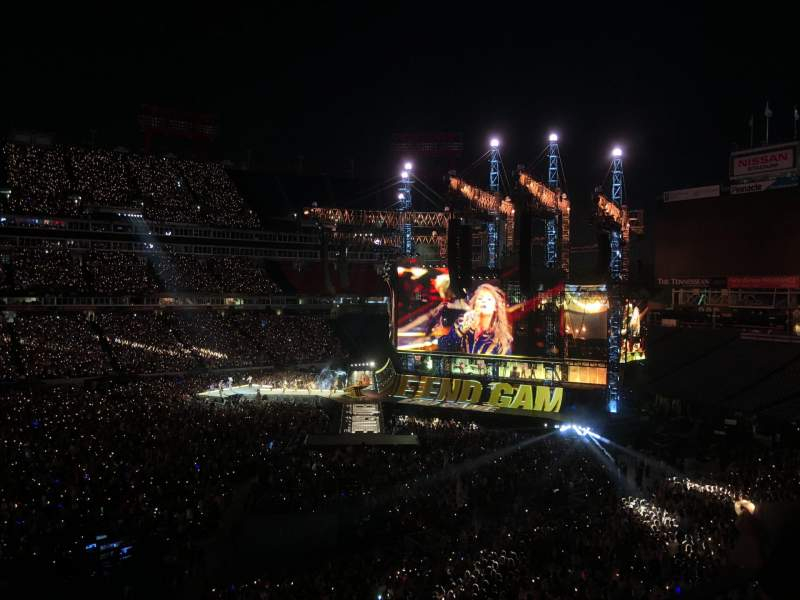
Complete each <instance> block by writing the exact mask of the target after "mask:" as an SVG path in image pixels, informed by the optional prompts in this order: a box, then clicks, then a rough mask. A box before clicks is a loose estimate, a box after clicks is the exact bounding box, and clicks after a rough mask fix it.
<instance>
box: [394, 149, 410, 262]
mask: <svg viewBox="0 0 800 600" xmlns="http://www.w3.org/2000/svg"><path fill="white" fill-rule="evenodd" d="M413 166H414V165H413V164H411V163H410V162H406V163H405V164H404V165H403V170H402V171H401V172H400V189H399V193H398V194H397V200H398V210H399V212H400V213H401V215H400V253H401V254H403V255H405V256H413V255H414V238H413V236H412V228H411V223H410V222H409V221H408V215H407V213H408V211H410V210H411V169H412V168H413Z"/></svg>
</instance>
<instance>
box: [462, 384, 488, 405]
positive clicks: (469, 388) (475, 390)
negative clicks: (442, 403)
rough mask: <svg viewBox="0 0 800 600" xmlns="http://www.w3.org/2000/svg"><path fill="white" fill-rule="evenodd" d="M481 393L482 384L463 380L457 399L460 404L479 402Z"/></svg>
mask: <svg viewBox="0 0 800 600" xmlns="http://www.w3.org/2000/svg"><path fill="white" fill-rule="evenodd" d="M482 393H483V384H481V382H480V381H475V380H474V379H464V380H463V381H462V382H461V395H460V396H459V397H458V399H459V401H461V402H474V403H476V404H477V403H478V402H480V401H481V394H482Z"/></svg>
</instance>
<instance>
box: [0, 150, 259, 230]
mask: <svg viewBox="0 0 800 600" xmlns="http://www.w3.org/2000/svg"><path fill="white" fill-rule="evenodd" d="M2 166H3V167H4V169H3V170H4V171H5V173H6V180H7V181H8V183H9V184H10V186H11V195H10V197H9V198H7V199H5V205H4V206H2V207H0V208H2V209H4V210H7V211H9V212H12V213H16V214H23V215H24V214H29V215H46V216H72V217H77V216H81V215H82V214H86V213H87V212H91V211H92V210H93V209H94V208H95V207H113V208H127V209H137V210H141V211H142V212H143V216H144V217H145V218H146V219H149V220H153V221H159V222H173V223H204V224H208V225H214V226H220V227H236V228H247V229H253V228H258V227H259V226H260V221H259V219H258V217H257V215H255V214H254V213H253V211H252V210H250V209H248V208H247V207H246V206H245V203H244V200H243V199H242V197H241V196H240V195H239V193H238V191H237V190H236V188H235V186H234V185H233V182H232V181H231V179H230V178H229V177H228V175H227V173H225V171H224V169H223V168H222V166H221V165H219V164H216V163H199V162H193V161H185V160H178V159H175V158H166V157H161V158H159V157H152V156H138V155H135V154H127V153H121V152H116V151H110V150H102V149H96V148H93V149H83V148H77V147H60V146H48V147H40V146H29V145H23V144H18V143H11V142H9V143H7V144H5V146H4V147H3V149H2Z"/></svg>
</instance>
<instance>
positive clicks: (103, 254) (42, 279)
mask: <svg viewBox="0 0 800 600" xmlns="http://www.w3.org/2000/svg"><path fill="white" fill-rule="evenodd" d="M2 254H3V256H6V257H8V264H7V265H2V264H0V289H2V288H5V289H7V290H9V291H12V292H14V293H31V292H32V293H41V292H48V293H58V294H63V295H70V294H73V295H74V294H85V293H89V294H93V295H100V296H105V295H109V296H118V295H138V294H154V293H159V292H181V293H215V294H222V293H228V294H238V295H246V296H272V295H276V294H281V293H282V292H283V290H281V288H280V286H278V284H277V283H276V282H275V281H274V280H273V279H272V276H271V274H270V272H269V270H268V269H267V268H266V266H265V265H264V264H263V262H260V261H258V260H256V259H252V258H248V257H242V256H226V257H214V258H211V257H199V256H195V255H192V254H179V253H174V252H172V251H171V250H170V249H169V248H162V249H161V252H155V251H153V252H149V253H147V254H145V253H138V252H120V251H113V250H89V251H87V250H86V249H84V248H78V247H77V245H76V244H75V242H74V241H73V240H67V241H58V242H51V241H41V242H40V243H38V244H37V245H35V246H13V245H10V244H7V245H5V246H3V248H2ZM4 266H5V268H3V267H4Z"/></svg>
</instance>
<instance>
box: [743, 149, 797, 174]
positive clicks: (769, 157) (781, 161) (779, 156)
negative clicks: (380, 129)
mask: <svg viewBox="0 0 800 600" xmlns="http://www.w3.org/2000/svg"><path fill="white" fill-rule="evenodd" d="M796 160H797V146H796V145H795V144H792V145H790V146H780V147H778V146H772V147H771V148H765V149H764V150H760V151H748V152H736V153H734V154H731V179H741V178H745V177H754V176H757V175H760V174H762V173H780V172H787V171H791V170H792V169H794V168H795V167H796V165H797V163H796Z"/></svg>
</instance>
